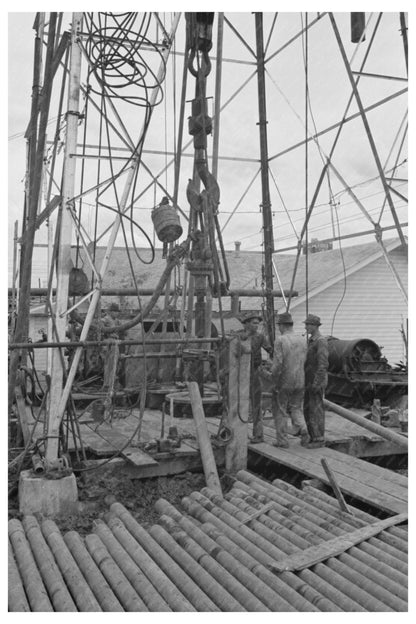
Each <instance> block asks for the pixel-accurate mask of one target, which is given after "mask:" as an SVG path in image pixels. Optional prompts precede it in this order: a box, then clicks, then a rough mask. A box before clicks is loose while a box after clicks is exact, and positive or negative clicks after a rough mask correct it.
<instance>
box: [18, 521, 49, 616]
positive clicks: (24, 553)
mask: <svg viewBox="0 0 416 624" xmlns="http://www.w3.org/2000/svg"><path fill="white" fill-rule="evenodd" d="M8 530H9V538H10V542H11V544H12V546H13V551H14V556H15V557H16V562H17V568H18V570H19V572H20V575H21V578H22V581H23V587H24V588H25V592H26V595H27V598H28V601H29V604H30V610H31V611H53V607H52V604H51V602H50V600H49V597H48V592H47V591H46V587H45V585H44V584H43V581H42V577H41V575H40V574H39V570H38V569H37V567H36V563H35V560H34V558H33V555H32V551H31V550H30V546H29V543H28V541H27V539H26V535H25V532H24V529H23V526H22V523H21V522H20V521H19V520H14V519H13V520H9V526H8Z"/></svg>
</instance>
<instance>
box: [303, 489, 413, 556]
mask: <svg viewBox="0 0 416 624" xmlns="http://www.w3.org/2000/svg"><path fill="white" fill-rule="evenodd" d="M306 487H308V488H309V486H305V488H306ZM316 489H317V488H312V490H316ZM308 491H309V490H308ZM318 492H319V494H317V498H319V499H321V500H322V501H323V502H326V503H328V506H329V507H331V508H333V509H334V510H335V511H336V510H337V509H338V510H339V507H338V503H337V501H335V500H334V498H333V497H332V496H329V495H328V494H326V492H323V491H322V490H318ZM329 507H328V508H329ZM363 514H364V516H363V515H361V514H360V515H359V514H357V513H355V512H354V516H353V517H352V516H351V515H350V514H347V515H346V516H345V521H346V522H349V523H351V525H352V526H353V527H354V528H359V527H361V526H365V525H367V524H372V523H373V522H374V517H373V516H371V515H370V514H366V513H365V512H363ZM390 528H395V527H389V528H388V529H384V530H383V531H382V532H381V533H379V534H378V535H377V537H376V539H379V540H380V541H382V542H385V543H386V544H388V545H389V546H391V547H393V548H395V549H397V550H398V551H400V552H402V553H403V554H405V555H406V558H405V560H406V561H407V554H408V536H407V535H405V536H403V534H402V535H397V534H394V533H391V532H390V531H389V529H390Z"/></svg>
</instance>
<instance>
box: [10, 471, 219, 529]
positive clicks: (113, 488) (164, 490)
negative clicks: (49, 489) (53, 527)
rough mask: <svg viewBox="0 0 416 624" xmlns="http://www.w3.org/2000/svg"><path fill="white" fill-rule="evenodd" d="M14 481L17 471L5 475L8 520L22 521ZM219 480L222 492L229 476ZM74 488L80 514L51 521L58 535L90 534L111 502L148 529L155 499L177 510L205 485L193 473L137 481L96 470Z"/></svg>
mask: <svg viewBox="0 0 416 624" xmlns="http://www.w3.org/2000/svg"><path fill="white" fill-rule="evenodd" d="M23 467H24V468H25V467H26V468H30V467H31V466H30V465H27V466H23ZM11 472H13V471H11ZM16 479H17V472H15V473H14V474H9V493H10V495H9V519H11V518H18V519H21V518H22V516H21V514H20V513H19V502H18V496H17V488H16ZM220 479H221V483H222V487H223V491H226V490H227V489H228V488H229V487H230V485H231V484H230V483H229V477H227V476H226V475H221V474H220ZM77 485H78V498H79V503H80V504H79V507H80V512H79V513H78V514H76V515H65V516H63V517H57V518H55V522H56V524H57V525H58V526H59V528H60V530H61V531H62V533H66V532H67V531H71V530H75V531H77V532H78V533H80V535H86V534H87V533H91V531H92V530H93V523H94V520H96V519H97V518H101V517H103V516H104V514H105V513H106V512H108V510H109V506H110V505H111V503H113V502H115V501H117V502H119V503H121V504H122V505H124V506H125V507H126V508H127V509H128V510H129V511H130V513H131V514H132V515H133V516H134V518H135V519H136V520H137V521H138V522H139V524H141V525H142V526H143V527H144V528H147V527H150V526H152V525H153V524H156V523H157V521H158V518H159V514H158V513H157V512H156V511H155V509H154V504H155V502H156V501H157V500H158V499H159V498H165V499H166V500H168V501H169V502H170V503H172V505H174V506H175V507H177V508H179V509H180V508H181V504H180V503H181V499H182V498H183V497H184V496H188V495H189V494H190V493H191V492H194V491H196V490H201V489H202V488H203V487H205V485H206V483H205V477H204V475H203V474H200V473H193V472H185V473H183V474H179V475H175V476H169V477H157V478H152V479H140V480H139V479H129V478H126V477H125V476H121V475H117V473H116V472H115V471H108V470H104V469H98V470H95V471H89V472H87V473H84V474H83V475H79V476H77Z"/></svg>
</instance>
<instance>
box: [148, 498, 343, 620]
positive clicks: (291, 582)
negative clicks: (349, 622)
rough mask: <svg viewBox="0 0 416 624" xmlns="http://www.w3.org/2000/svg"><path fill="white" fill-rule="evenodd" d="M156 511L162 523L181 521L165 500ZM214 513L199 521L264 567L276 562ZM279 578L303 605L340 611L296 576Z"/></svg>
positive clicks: (205, 562) (205, 561)
mask: <svg viewBox="0 0 416 624" xmlns="http://www.w3.org/2000/svg"><path fill="white" fill-rule="evenodd" d="M155 509H156V510H157V511H159V513H164V514H166V515H164V516H162V517H161V518H160V522H161V523H162V521H163V520H164V519H165V518H169V519H173V520H172V521H175V522H176V521H180V519H181V514H180V512H179V511H178V510H176V509H175V508H174V507H173V506H172V505H170V504H169V503H168V502H167V501H165V500H163V499H159V500H158V501H156V503H155ZM201 510H202V507H201ZM213 511H214V506H213V505H212V506H211V508H210V511H208V510H207V511H206V512H205V510H202V512H203V513H204V517H200V516H199V515H198V517H197V519H198V520H201V521H202V522H205V521H206V520H207V519H208V520H209V521H211V522H212V523H213V524H214V526H215V527H217V528H218V530H220V531H221V532H222V533H223V534H224V535H226V536H227V537H228V538H229V539H231V540H232V541H233V542H235V544H236V545H237V546H238V547H239V548H240V549H241V551H244V552H247V553H249V554H250V555H251V556H252V557H253V558H254V559H255V560H256V561H258V562H259V563H261V564H262V565H264V566H267V565H270V564H271V563H273V562H274V561H275V559H274V558H273V557H271V556H270V555H269V554H267V553H265V552H264V551H263V550H261V549H260V548H258V547H257V546H256V545H255V544H253V543H251V542H250V541H249V540H248V539H247V538H246V537H244V535H242V531H237V530H235V529H233V528H232V527H231V526H229V525H228V524H226V523H225V522H224V521H223V520H222V519H221V518H220V517H219V516H220V515H222V514H221V511H220V513H219V516H217V515H216V514H214V513H212V512H213ZM166 528H167V530H168V531H169V532H171V530H170V529H169V527H166ZM182 533H183V537H182V541H181V542H180V543H181V545H182V546H183V547H187V548H190V547H192V546H193V544H192V542H191V544H190V545H188V543H189V540H190V538H189V537H188V536H187V534H186V533H185V532H183V531H182ZM174 537H175V539H178V538H177V536H176V535H174ZM192 541H193V540H192ZM197 548H200V547H199V546H198V545H197ZM203 552H204V551H202V553H203ZM193 556H194V555H193ZM207 557H208V555H207ZM199 561H200V563H201V565H209V564H210V561H211V558H210V557H209V559H206V558H202V556H201V555H200V559H199ZM214 563H216V562H214ZM214 573H215V566H214V570H213V571H211V574H214ZM221 578H223V577H221ZM279 578H280V579H281V580H282V581H284V582H285V583H286V584H287V585H288V587H289V589H292V590H294V591H295V592H297V593H299V599H300V601H301V604H302V598H303V599H306V600H310V602H311V603H312V604H314V605H315V606H316V607H317V608H318V609H320V610H321V611H328V612H329V611H331V612H332V611H337V610H340V609H339V608H337V606H336V604H335V603H334V602H332V601H330V600H328V599H327V598H326V597H323V596H322V595H321V593H320V592H318V591H316V590H315V589H314V588H311V587H309V586H308V585H307V584H306V583H305V582H304V580H302V579H301V578H298V577H297V576H296V575H295V574H292V573H290V572H283V573H282V574H280V575H279ZM227 580H228V577H226V578H225V581H227ZM229 591H233V588H232V587H231V588H230V589H229ZM292 595H293V594H292ZM285 597H286V599H288V600H290V597H289V596H287V595H286V596H285Z"/></svg>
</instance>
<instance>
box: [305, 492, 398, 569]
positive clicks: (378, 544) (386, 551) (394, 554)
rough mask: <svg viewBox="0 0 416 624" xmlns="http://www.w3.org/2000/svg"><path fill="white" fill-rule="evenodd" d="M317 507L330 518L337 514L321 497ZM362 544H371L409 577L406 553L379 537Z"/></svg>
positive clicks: (393, 565) (316, 503)
mask: <svg viewBox="0 0 416 624" xmlns="http://www.w3.org/2000/svg"><path fill="white" fill-rule="evenodd" d="M315 505H316V507H317V508H319V509H321V510H323V511H324V513H325V514H327V516H328V517H329V518H331V517H332V515H333V514H336V513H337V510H336V508H334V507H332V506H331V505H329V504H328V503H327V502H326V501H325V500H322V499H321V498H320V497H319V496H317V497H316V501H315ZM347 515H348V514H347ZM346 524H347V527H348V528H347V531H351V526H350V525H349V523H348V522H346ZM354 528H355V527H354ZM380 534H381V533H380ZM362 543H366V544H370V545H371V546H373V547H374V548H377V549H378V550H379V551H382V552H383V555H384V557H387V558H388V561H389V565H391V566H392V567H393V568H395V569H396V570H398V571H399V572H401V573H402V574H404V575H406V576H407V573H408V564H407V554H406V553H403V552H402V551H401V550H398V549H397V548H395V547H394V546H390V545H389V544H387V543H386V542H384V541H383V540H381V539H379V536H377V537H369V538H368V539H367V540H365V542H362Z"/></svg>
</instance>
